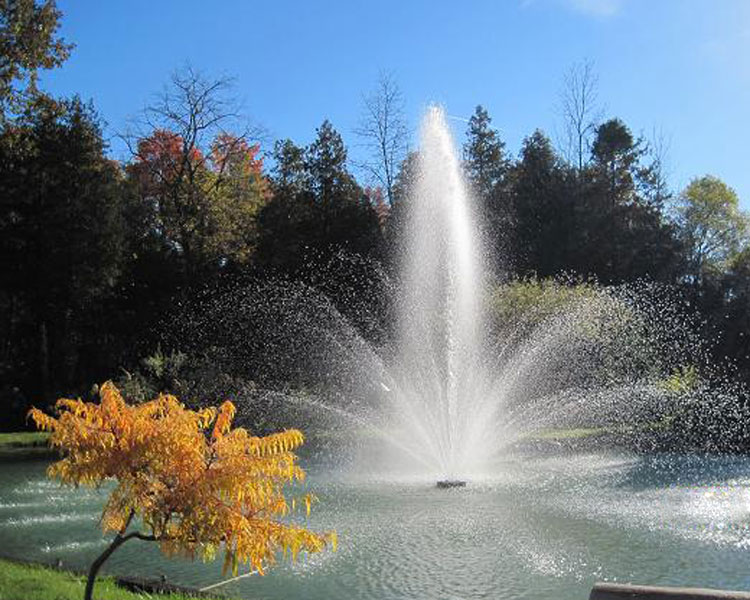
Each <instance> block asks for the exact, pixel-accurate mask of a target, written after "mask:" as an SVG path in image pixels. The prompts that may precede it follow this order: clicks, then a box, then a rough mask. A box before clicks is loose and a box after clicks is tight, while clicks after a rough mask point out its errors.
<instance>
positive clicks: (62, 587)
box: [0, 559, 191, 600]
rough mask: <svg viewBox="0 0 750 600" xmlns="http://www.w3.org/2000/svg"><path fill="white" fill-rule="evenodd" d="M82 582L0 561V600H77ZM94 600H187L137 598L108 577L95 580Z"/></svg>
mask: <svg viewBox="0 0 750 600" xmlns="http://www.w3.org/2000/svg"><path fill="white" fill-rule="evenodd" d="M85 585H86V579H85V578H84V577H83V576H80V575H75V574H73V573H69V572H67V571H58V570H57V569H51V568H48V567H42V566H38V565H25V564H20V563H15V562H11V561H7V560H2V559H0V600H81V598H83V590H84V587H85ZM94 598H95V599H96V600H148V599H151V600H188V598H191V596H185V595H184V594H157V593H149V594H145V593H142V594H139V593H135V592H129V591H128V590H126V589H124V588H122V587H119V586H118V585H117V584H116V583H115V581H114V580H113V579H111V578H109V577H100V578H98V579H97V582H96V586H95V587H94Z"/></svg>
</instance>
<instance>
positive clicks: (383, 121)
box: [354, 72, 409, 205]
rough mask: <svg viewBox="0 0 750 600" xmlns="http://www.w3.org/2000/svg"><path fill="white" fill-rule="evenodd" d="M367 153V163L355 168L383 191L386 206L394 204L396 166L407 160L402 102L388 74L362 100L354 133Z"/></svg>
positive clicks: (392, 79) (406, 135) (383, 74)
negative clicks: (361, 108)
mask: <svg viewBox="0 0 750 600" xmlns="http://www.w3.org/2000/svg"><path fill="white" fill-rule="evenodd" d="M354 133H356V134H357V135H358V136H359V137H360V138H361V139H362V140H363V144H362V145H363V146H364V147H365V148H366V149H367V152H368V155H369V156H368V159H367V160H366V161H364V162H362V163H359V164H358V166H360V167H361V168H363V169H364V170H365V171H366V172H367V173H368V174H369V175H370V177H371V178H372V179H373V180H374V181H376V182H377V183H378V185H380V186H381V188H382V189H383V192H384V194H385V197H386V200H387V201H388V204H389V205H390V204H392V203H393V193H394V189H393V188H394V185H395V183H396V175H397V172H398V168H399V165H400V164H401V162H402V161H403V159H404V157H405V156H406V150H407V138H408V134H409V132H408V128H407V127H406V121H405V117H404V99H403V96H402V94H401V90H400V89H399V87H398V85H397V83H396V81H395V80H394V78H393V76H392V75H391V74H390V73H385V72H383V73H381V74H380V77H379V79H378V84H377V87H376V88H375V89H374V90H373V91H372V92H371V93H370V94H368V95H366V96H364V98H363V111H362V117H361V119H360V124H359V126H358V127H357V128H356V129H355V130H354Z"/></svg>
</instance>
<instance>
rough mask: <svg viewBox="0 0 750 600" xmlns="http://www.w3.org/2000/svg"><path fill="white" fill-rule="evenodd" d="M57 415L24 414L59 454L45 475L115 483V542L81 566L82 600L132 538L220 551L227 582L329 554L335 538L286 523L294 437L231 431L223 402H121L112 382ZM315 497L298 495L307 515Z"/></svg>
mask: <svg viewBox="0 0 750 600" xmlns="http://www.w3.org/2000/svg"><path fill="white" fill-rule="evenodd" d="M56 409H57V411H58V413H59V416H58V417H57V418H54V417H52V416H49V415H47V414H45V413H44V412H42V411H40V410H38V409H32V410H31V411H30V413H29V414H30V417H31V418H32V419H33V421H34V422H35V423H36V425H37V427H39V428H40V429H43V430H46V431H50V432H51V436H50V444H51V445H52V446H53V447H54V448H56V449H58V450H59V451H60V452H61V453H62V459H61V460H59V461H57V462H55V463H53V464H52V465H51V466H50V468H49V471H48V473H49V475H50V477H56V478H58V479H60V480H61V481H62V482H63V483H65V484H69V485H87V486H92V487H99V486H100V485H101V484H102V483H104V482H105V481H108V480H114V481H115V483H116V485H115V487H114V489H113V490H112V492H111V493H110V495H109V498H108V499H107V502H106V504H105V506H104V510H103V512H102V517H101V525H102V529H103V530H104V532H114V533H115V537H114V539H113V540H112V542H111V543H110V544H109V546H108V547H107V548H106V549H105V550H104V552H102V554H100V555H99V556H98V557H97V558H96V559H95V560H94V562H93V563H92V565H91V568H90V569H89V573H88V579H87V582H86V589H85V593H84V599H85V600H91V597H92V593H93V589H94V583H95V580H96V575H97V573H98V571H99V569H100V568H101V566H102V565H103V564H104V562H105V561H106V560H107V559H108V558H109V557H110V556H111V555H112V553H113V552H114V551H115V550H117V548H119V547H120V546H121V545H122V544H124V543H125V542H128V541H130V540H133V539H137V540H142V541H149V542H155V543H158V544H159V546H160V548H161V550H162V552H164V553H165V554H166V555H167V556H174V555H181V556H185V557H188V558H191V559H195V558H196V557H199V558H202V559H203V560H211V559H213V558H214V556H215V555H216V553H217V552H223V554H224V571H225V572H226V571H227V570H228V569H231V570H232V572H233V574H235V575H236V573H237V570H238V567H239V565H240V564H250V565H251V566H252V567H253V568H254V569H256V570H257V571H258V572H259V573H260V574H263V573H264V572H265V569H266V568H267V567H268V566H269V565H272V564H274V562H275V561H276V556H277V554H278V553H279V552H280V551H281V552H283V553H284V554H285V555H286V554H287V553H288V554H289V555H291V557H292V559H295V558H296V557H297V555H298V554H299V553H300V552H319V551H321V550H323V549H324V548H325V547H326V545H329V544H330V545H332V546H334V548H335V544H336V535H335V533H327V534H322V535H321V534H317V533H313V532H311V531H309V530H307V529H305V528H303V527H300V526H297V525H294V524H291V523H290V522H288V521H286V520H285V519H284V517H285V516H287V515H288V514H289V513H290V512H291V511H292V510H293V509H294V507H295V501H294V500H293V501H291V502H290V501H288V500H287V499H286V498H285V496H284V486H285V485H287V484H290V483H292V482H294V481H300V480H303V479H304V477H305V472H304V471H303V470H302V468H301V467H300V466H299V465H298V464H297V457H296V456H295V454H294V453H293V450H294V449H295V448H297V447H298V446H299V445H300V444H302V442H303V440H304V438H303V436H302V433H301V432H299V431H297V430H294V429H292V430H286V431H283V432H281V433H277V434H273V435H269V436H266V437H255V436H253V435H251V434H250V433H248V432H247V431H246V430H245V429H242V428H239V427H237V428H232V419H233V417H234V413H235V408H234V405H233V404H232V403H231V402H229V401H226V402H224V403H223V404H222V405H221V407H220V408H219V409H218V410H217V409H215V408H205V409H202V410H198V411H192V410H188V409H186V408H185V407H184V406H183V405H182V404H180V402H179V401H178V400H177V398H175V397H174V396H170V395H160V396H159V397H157V398H156V399H154V400H151V401H149V402H145V403H142V404H138V405H129V404H127V403H126V402H125V400H124V399H123V398H122V396H121V395H120V393H119V391H118V390H117V388H116V387H115V386H114V385H113V384H112V383H111V382H108V383H105V384H104V385H103V386H102V388H101V401H100V402H99V403H93V402H83V401H81V400H69V399H60V400H58V401H57V404H56ZM313 500H314V497H313V496H312V495H309V494H308V495H306V496H305V497H304V503H305V504H306V506H307V511H308V513H309V510H310V504H311V503H312V502H313Z"/></svg>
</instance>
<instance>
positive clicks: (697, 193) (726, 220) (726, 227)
mask: <svg viewBox="0 0 750 600" xmlns="http://www.w3.org/2000/svg"><path fill="white" fill-rule="evenodd" d="M676 210H677V217H678V223H679V226H680V233H681V236H682V238H683V240H684V241H685V246H686V248H687V249H688V250H689V266H690V272H691V275H692V276H693V277H694V278H700V277H702V276H703V275H704V274H705V273H706V272H707V271H708V272H714V273H715V272H717V271H720V270H722V269H725V268H726V267H727V266H728V263H729V261H730V260H731V259H732V257H733V256H734V255H735V254H736V253H737V252H738V251H739V250H740V249H741V248H742V247H743V246H744V245H745V244H746V243H747V233H748V217H747V215H746V214H745V213H744V212H743V211H742V210H741V209H740V206H739V198H738V197H737V194H736V193H735V191H734V190H733V189H732V188H730V187H729V186H728V185H727V184H725V183H724V182H723V181H721V180H720V179H718V178H716V177H712V176H710V175H706V176H704V177H701V178H698V179H694V180H693V181H691V182H690V185H688V186H687V187H686V188H685V190H684V191H683V192H682V194H680V197H679V200H678V204H677V207H676Z"/></svg>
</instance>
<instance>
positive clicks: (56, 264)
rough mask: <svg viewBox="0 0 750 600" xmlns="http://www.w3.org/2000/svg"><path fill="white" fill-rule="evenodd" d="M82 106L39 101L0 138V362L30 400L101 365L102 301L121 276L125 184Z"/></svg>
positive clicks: (76, 101) (103, 359)
mask: <svg viewBox="0 0 750 600" xmlns="http://www.w3.org/2000/svg"><path fill="white" fill-rule="evenodd" d="M104 150H105V144H104V141H103V139H102V132H101V125H100V123H99V120H98V117H97V115H96V113H95V112H94V110H93V108H92V107H91V106H86V105H84V104H83V103H82V102H81V101H80V100H79V99H77V98H74V99H72V100H65V101H54V100H52V99H50V98H47V97H38V98H37V99H36V100H35V102H34V103H33V104H32V105H30V106H28V107H27V109H26V110H25V112H24V113H23V114H22V115H21V116H20V117H19V118H18V119H17V120H16V121H15V123H14V125H13V126H7V127H5V128H4V129H3V130H2V133H0V262H1V263H2V264H3V265H4V266H3V269H1V270H0V290H1V291H0V296H2V297H3V304H5V305H6V306H7V307H8V309H9V310H8V312H7V313H6V314H7V319H5V320H4V322H3V324H2V327H3V329H4V332H3V333H4V335H2V336H0V337H3V338H4V339H5V340H7V346H6V347H5V348H4V350H3V352H4V354H3V357H2V361H3V362H4V363H5V364H6V365H11V366H12V369H11V370H10V374H11V376H12V380H13V381H12V383H14V384H15V385H17V386H18V387H20V388H22V389H23V390H25V392H26V393H28V394H29V397H33V396H34V395H36V396H37V398H39V397H44V396H45V395H46V394H48V393H51V392H52V391H53V388H57V389H60V388H68V389H70V388H71V387H74V386H75V385H76V384H77V383H79V382H80V381H83V380H85V379H89V378H90V374H91V373H92V372H96V373H98V371H97V369H101V368H102V366H103V363H104V364H106V359H107V357H105V356H103V354H104V353H102V352H101V351H100V350H97V351H94V350H93V347H92V346H93V342H94V339H96V338H97V337H98V338H99V339H105V336H106V332H107V327H108V325H107V323H106V315H102V314H101V310H102V306H103V304H102V303H103V302H104V301H105V300H106V299H107V298H109V297H110V296H111V295H112V293H113V291H114V289H115V285H116V283H117V281H118V278H119V275H120V272H121V269H122V260H123V255H122V248H123V239H124V235H125V231H124V220H123V219H124V206H123V203H122V197H123V194H122V189H123V185H124V184H123V180H122V175H121V172H120V170H119V168H118V166H117V165H116V164H115V163H113V162H112V161H110V160H108V159H106V158H105V156H104Z"/></svg>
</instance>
